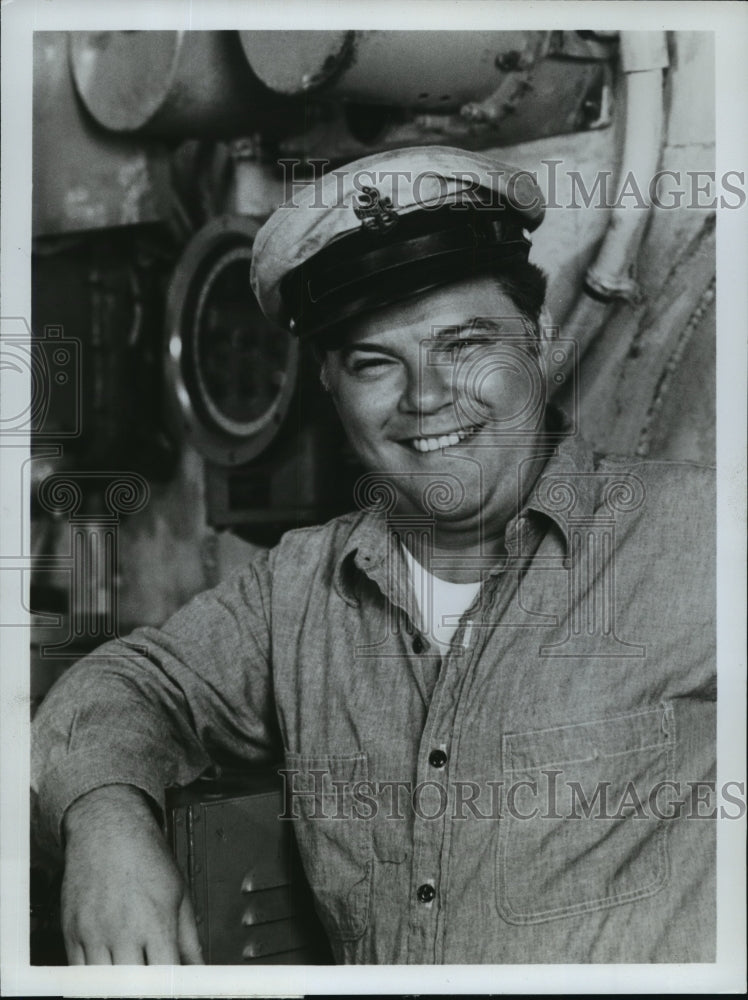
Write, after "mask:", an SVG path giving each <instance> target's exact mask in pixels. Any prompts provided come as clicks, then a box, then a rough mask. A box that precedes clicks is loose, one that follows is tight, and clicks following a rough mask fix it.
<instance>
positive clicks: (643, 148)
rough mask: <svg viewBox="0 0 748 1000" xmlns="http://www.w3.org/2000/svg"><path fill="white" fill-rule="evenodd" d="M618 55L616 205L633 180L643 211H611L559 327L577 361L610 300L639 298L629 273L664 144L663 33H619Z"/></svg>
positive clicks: (622, 208) (628, 207)
mask: <svg viewBox="0 0 748 1000" xmlns="http://www.w3.org/2000/svg"><path fill="white" fill-rule="evenodd" d="M620 57H621V67H622V69H623V72H624V74H625V84H626V118H625V131H624V140H623V155H622V160H621V167H620V171H619V177H618V184H617V186H616V190H617V192H618V198H617V199H616V201H618V200H619V199H620V195H621V193H622V192H623V191H624V190H626V184H627V180H628V179H629V178H633V181H634V182H635V183H636V190H637V192H640V193H641V195H642V198H643V200H644V202H645V204H646V205H647V208H646V209H642V208H640V207H635V206H632V205H631V204H628V205H627V204H623V205H620V206H618V207H614V208H612V209H611V217H610V222H609V224H608V228H607V231H606V233H605V236H604V238H603V243H602V246H601V247H600V250H599V252H598V255H597V257H596V259H595V261H594V262H593V264H592V265H591V266H590V267H589V269H588V270H587V273H586V275H585V279H584V285H583V291H582V294H581V295H580V296H579V298H578V299H577V301H576V304H575V306H574V308H573V310H572V312H571V315H570V316H569V317H568V318H567V320H566V322H565V323H564V337H565V338H570V339H573V340H575V341H576V342H577V348H578V359H581V358H582V356H583V355H584V353H585V351H586V350H587V348H588V347H589V345H590V344H591V343H592V341H593V340H594V339H595V337H596V336H597V334H598V333H599V332H600V329H601V328H602V326H603V323H604V321H605V318H606V316H607V314H608V311H609V308H610V304H611V303H612V302H613V301H614V300H615V299H624V300H625V301H629V302H634V301H637V299H638V297H639V295H640V290H639V286H638V285H637V283H636V280H635V277H634V275H633V270H634V265H635V263H636V259H637V255H638V252H639V248H640V246H641V242H642V238H643V236H644V229H645V227H646V224H647V221H648V219H649V215H650V212H649V209H650V208H651V202H650V199H649V184H650V181H651V178H652V177H653V176H654V173H655V171H656V169H657V166H658V163H659V159H660V153H661V149H662V142H663V125H664V107H663V88H662V73H663V70H664V69H665V68H666V67H667V65H668V56H667V43H666V37H665V33H664V32H651V31H625V32H622V33H621V38H620ZM637 198H638V194H637Z"/></svg>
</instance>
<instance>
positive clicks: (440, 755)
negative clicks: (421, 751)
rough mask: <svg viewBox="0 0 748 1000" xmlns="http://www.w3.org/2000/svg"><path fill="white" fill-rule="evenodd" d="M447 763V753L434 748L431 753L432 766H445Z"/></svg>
mask: <svg viewBox="0 0 748 1000" xmlns="http://www.w3.org/2000/svg"><path fill="white" fill-rule="evenodd" d="M446 763H447V755H446V754H445V753H444V751H443V750H432V751H431V753H430V754H429V764H431V766H432V767H444V765H445V764H446Z"/></svg>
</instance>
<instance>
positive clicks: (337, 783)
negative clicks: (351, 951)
mask: <svg viewBox="0 0 748 1000" xmlns="http://www.w3.org/2000/svg"><path fill="white" fill-rule="evenodd" d="M286 767H287V774H286V796H287V798H286V810H287V814H288V813H290V815H292V816H293V817H294V829H295V832H296V840H297V844H298V848H299V854H300V856H301V861H302V864H303V866H304V871H305V874H306V877H307V881H308V882H309V885H310V887H311V889H312V892H313V894H314V898H315V904H316V907H317V911H318V913H319V915H320V918H321V920H322V922H323V924H324V926H325V929H326V931H327V933H328V935H329V936H330V937H331V938H333V939H335V940H338V941H354V940H356V939H357V938H359V937H361V935H362V934H363V933H364V931H365V930H366V928H367V926H368V923H369V896H370V891H371V876H372V832H371V826H372V823H371V821H370V820H367V818H366V816H365V814H363V813H361V812H360V811H357V808H356V805H357V803H356V787H357V785H358V783H359V782H365V781H367V780H368V758H367V755H366V754H365V753H363V752H359V753H355V754H351V755H350V756H340V755H319V756H306V755H302V754H297V753H290V752H286Z"/></svg>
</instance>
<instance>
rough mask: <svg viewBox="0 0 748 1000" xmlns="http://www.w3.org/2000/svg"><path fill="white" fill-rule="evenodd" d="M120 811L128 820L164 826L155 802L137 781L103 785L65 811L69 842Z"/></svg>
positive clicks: (77, 800) (64, 827)
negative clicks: (159, 818)
mask: <svg viewBox="0 0 748 1000" xmlns="http://www.w3.org/2000/svg"><path fill="white" fill-rule="evenodd" d="M117 813H120V814H121V815H122V816H123V817H124V818H125V819H126V820H127V821H128V822H132V823H136V822H140V823H145V824H148V825H151V826H153V827H155V828H156V829H159V830H160V829H161V827H160V824H159V822H158V819H157V816H156V809H155V805H154V804H153V803H152V802H151V800H150V799H149V798H148V796H147V795H146V794H145V793H144V792H142V791H141V790H140V789H139V788H136V787H135V786H134V785H120V784H117V785H102V786H101V787H100V788H94V789H92V790H91V791H90V792H87V793H86V794H85V795H81V796H80V798H78V799H76V800H75V802H73V804H72V805H71V806H70V807H69V808H68V809H67V810H66V811H65V815H64V816H63V820H62V833H63V836H64V839H65V843H67V842H68V841H69V840H70V839H71V838H73V837H76V836H77V835H79V834H80V832H81V831H84V832H87V831H90V830H91V829H92V828H93V827H95V826H99V825H101V823H102V822H104V821H109V820H111V819H112V817H113V816H115V815H116V814H117Z"/></svg>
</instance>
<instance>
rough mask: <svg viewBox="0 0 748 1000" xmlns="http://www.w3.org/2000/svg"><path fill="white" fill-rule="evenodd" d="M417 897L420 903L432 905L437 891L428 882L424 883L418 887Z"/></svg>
mask: <svg viewBox="0 0 748 1000" xmlns="http://www.w3.org/2000/svg"><path fill="white" fill-rule="evenodd" d="M416 895H417V896H418V899H419V902H421V903H430V902H431V900H432V899H433V898H434V896H436V889H435V888H434V887H433V885H429V883H428V882H424V883H423V885H419V886H418V892H417V893H416Z"/></svg>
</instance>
